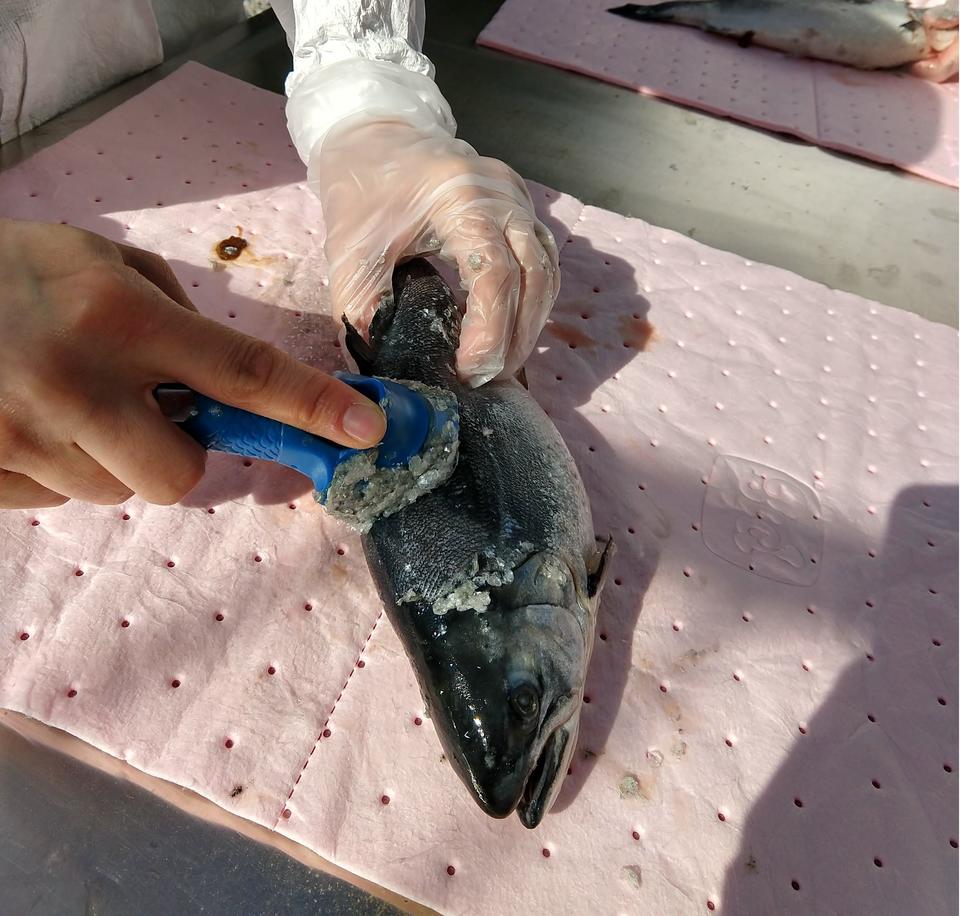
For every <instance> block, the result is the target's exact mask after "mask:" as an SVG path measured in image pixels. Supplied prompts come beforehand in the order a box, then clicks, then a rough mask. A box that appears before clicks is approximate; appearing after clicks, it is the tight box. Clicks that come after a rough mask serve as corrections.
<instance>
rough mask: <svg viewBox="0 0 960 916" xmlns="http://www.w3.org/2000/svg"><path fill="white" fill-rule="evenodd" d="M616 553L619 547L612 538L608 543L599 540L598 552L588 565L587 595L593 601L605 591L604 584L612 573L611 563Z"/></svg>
mask: <svg viewBox="0 0 960 916" xmlns="http://www.w3.org/2000/svg"><path fill="white" fill-rule="evenodd" d="M616 552H617V547H616V544H614V542H613V538H612V537H608V538H607V539H606V542H604V540H603V538H597V540H596V551H595V553H594V555H593V557H592V559H591V560H590V561H589V562H588V563H587V595H588V596H589V597H590V598H591V599H592V600H595V599H597V598H598V597H599V596H600V592H602V591H603V586H604V583H605V582H606V581H607V576H608V575H609V573H610V566H611V561H612V560H613V557H614V555H615V554H616Z"/></svg>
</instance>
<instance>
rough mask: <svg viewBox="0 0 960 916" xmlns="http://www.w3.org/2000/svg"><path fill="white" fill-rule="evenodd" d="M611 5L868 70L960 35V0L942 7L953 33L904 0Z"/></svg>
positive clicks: (930, 50)
mask: <svg viewBox="0 0 960 916" xmlns="http://www.w3.org/2000/svg"><path fill="white" fill-rule="evenodd" d="M611 12H614V13H617V14H618V15H621V16H625V17H627V18H630V19H637V20H640V21H643V22H668V23H675V24H677V25H688V26H693V27H695V28H698V29H702V30H703V31H705V32H712V33H714V34H717V35H725V36H728V37H731V38H736V39H739V40H740V41H741V43H743V44H748V43H752V44H757V45H761V46H763V47H765V48H772V49H774V50H776V51H783V52H785V53H787V54H792V55H796V56H798V57H812V58H817V59H819V60H826V61H832V62H834V63H839V64H846V65H848V66H851V67H857V68H859V69H862V70H879V69H888V68H895V67H902V66H905V65H907V64H913V63H916V62H917V61H921V60H925V59H927V58H929V57H932V56H933V55H934V54H936V53H937V52H939V51H941V50H943V49H944V48H945V47H947V45H949V44H950V42H951V41H953V40H955V39H956V34H957V31H956V18H957V4H956V0H952V2H951V3H949V4H947V5H946V6H944V7H942V8H939V9H938V13H939V16H940V18H941V19H950V20H952V21H953V27H952V33H951V32H950V30H949V29H947V30H946V31H944V30H942V29H939V28H932V27H931V28H929V29H928V28H927V27H925V25H924V10H918V9H914V8H912V7H911V6H910V5H909V4H907V3H906V2H904V0H675V2H667V3H657V4H654V5H652V6H644V5H641V4H633V3H631V4H626V5H625V6H622V7H617V8H616V9H612V10H611Z"/></svg>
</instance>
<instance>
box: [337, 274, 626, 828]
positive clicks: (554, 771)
mask: <svg viewBox="0 0 960 916" xmlns="http://www.w3.org/2000/svg"><path fill="white" fill-rule="evenodd" d="M459 325H460V311H459V308H458V306H457V303H456V301H455V300H454V298H453V295H452V294H451V292H450V290H449V288H448V287H447V286H446V284H445V283H444V282H443V280H442V279H441V278H440V277H439V276H438V275H437V274H436V272H435V271H434V270H433V268H432V267H431V266H430V265H429V264H427V263H426V262H425V261H422V260H418V261H412V262H409V263H407V264H405V265H402V266H401V267H399V268H398V269H397V270H396V272H395V274H394V299H393V302H392V303H390V302H387V303H385V304H384V305H382V306H381V308H380V310H379V311H378V313H377V316H376V318H375V319H374V322H373V324H372V326H371V330H370V344H366V343H365V342H364V341H363V340H362V339H361V338H360V337H359V336H358V335H357V334H356V332H354V331H353V329H352V328H350V327H349V326H348V328H347V346H348V348H349V349H350V352H351V354H352V355H353V356H354V359H355V360H356V361H357V364H358V367H359V369H360V371H361V372H364V373H367V374H371V375H380V376H385V377H388V378H394V379H398V380H412V381H417V382H422V383H424V384H428V385H434V386H439V387H443V388H446V389H449V390H452V391H453V392H454V393H455V394H456V396H457V399H458V402H459V407H460V452H459V462H458V465H457V468H456V470H455V471H454V473H453V476H452V477H451V478H450V479H449V480H448V481H447V483H445V484H443V485H442V486H440V487H438V488H437V489H435V490H434V491H432V492H430V493H428V494H426V495H424V496H422V497H420V498H419V499H418V500H417V501H416V502H415V503H413V504H412V505H410V506H408V507H407V508H405V509H403V510H401V511H400V512H398V513H397V514H395V515H392V516H390V517H388V518H384V519H380V520H379V521H377V522H375V523H374V525H373V527H372V528H371V530H370V531H369V533H368V534H367V535H365V537H364V539H363V546H364V551H365V553H366V556H367V560H368V563H369V565H370V569H371V571H372V573H373V576H374V579H375V580H376V582H377V586H378V588H379V591H380V594H381V597H382V599H383V602H384V605H385V607H386V610H387V614H388V615H389V617H390V619H391V621H392V623H393V626H394V627H395V628H396V630H397V632H398V633H399V635H400V637H401V639H402V641H403V644H404V646H405V648H406V651H407V654H408V655H409V657H410V658H411V660H412V662H413V665H414V669H415V671H416V675H417V680H418V682H419V684H420V689H421V692H422V694H423V697H424V701H425V703H426V705H427V709H428V711H429V714H430V716H431V718H432V720H433V722H434V725H435V727H436V730H437V733H438V734H439V736H440V740H441V743H442V745H443V748H444V751H445V752H446V755H447V757H448V759H449V760H450V762H451V764H452V765H453V767H454V769H455V771H456V772H457V775H458V776H459V777H460V778H461V779H462V780H463V782H464V784H465V785H466V786H467V788H468V789H469V790H470V792H471V794H472V795H473V797H474V798H475V800H476V801H477V803H478V804H479V805H480V806H481V807H482V808H483V810H484V811H486V812H487V813H488V814H490V815H492V816H493V817H506V816H508V815H509V814H510V813H511V812H512V811H514V810H515V809H517V808H519V815H520V819H521V821H522V822H523V823H524V824H525V825H526V826H527V827H535V826H536V825H537V824H538V823H539V822H540V820H541V819H542V817H543V816H544V814H545V813H546V811H547V810H548V809H549V806H550V805H551V804H552V802H553V799H554V798H555V796H556V793H557V791H558V789H559V787H560V784H561V782H562V781H563V777H564V775H565V774H566V771H567V766H568V763H569V760H570V757H571V755H572V753H573V750H574V746H575V744H576V738H577V730H578V727H579V717H580V708H581V703H582V701H583V687H584V680H585V677H586V670H587V664H588V662H589V660H590V655H591V652H592V650H593V642H594V630H595V624H596V614H597V605H598V601H599V595H600V590H601V587H602V583H603V573H604V570H605V568H606V567H607V561H608V559H609V557H610V556H611V553H612V545H611V544H610V543H609V542H608V544H607V545H606V547H604V545H602V544H598V542H597V540H596V538H595V537H594V532H593V526H592V522H591V517H590V508H589V504H588V501H587V496H586V493H585V492H584V489H583V484H582V482H581V480H580V476H579V474H578V473H577V469H576V466H575V465H574V463H573V459H572V458H571V456H570V453H569V451H568V450H567V448H566V446H565V445H564V443H563V440H562V439H561V438H560V435H559V433H558V432H557V431H556V429H555V428H554V426H553V424H552V423H551V422H550V421H549V419H548V418H547V417H546V415H545V414H544V413H543V411H542V410H541V409H540V407H539V406H538V405H537V404H536V402H535V401H534V400H533V398H532V397H531V396H530V395H529V394H528V393H527V392H526V390H525V389H524V388H523V387H522V386H521V385H520V384H519V383H517V382H516V381H512V380H511V381H505V382H491V383H489V384H487V385H484V386H482V387H481V388H478V389H470V388H467V387H465V386H463V385H461V384H460V383H459V382H458V381H457V377H456V373H455V371H454V355H455V351H456V347H457V342H458V340H459ZM474 575H476V576H477V577H478V578H477V580H476V581H477V582H479V585H478V586H476V593H474V586H471V585H469V584H468V586H467V588H466V589H465V590H464V600H463V601H462V602H461V607H459V608H458V607H451V608H450V609H448V610H446V611H445V612H444V613H437V611H436V607H435V606H436V605H437V603H438V602H441V603H442V602H443V600H444V599H445V598H446V597H447V596H448V595H449V594H450V593H451V592H452V591H454V589H455V588H456V587H457V586H458V585H462V583H463V582H464V581H467V582H468V583H469V582H471V581H474V580H472V579H471V577H472V576H474ZM511 575H512V581H508V580H510V579H511ZM500 583H502V584H500ZM478 595H479V596H480V599H481V600H480V601H479V602H478V601H477V597H478ZM487 595H488V596H489V605H488V606H487V607H485V608H483V609H482V610H478V609H475V608H474V607H469V605H471V604H480V603H482V601H483V599H484V598H485V596H487ZM464 604H465V605H467V606H466V607H464V606H463V605H464Z"/></svg>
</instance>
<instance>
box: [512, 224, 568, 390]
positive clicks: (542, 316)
mask: <svg viewBox="0 0 960 916" xmlns="http://www.w3.org/2000/svg"><path fill="white" fill-rule="evenodd" d="M535 227H536V221H535V220H531V219H514V220H511V222H510V223H508V225H507V228H506V230H505V232H504V236H505V237H506V240H507V243H508V244H509V245H510V249H511V250H512V252H513V254H514V257H515V258H516V261H517V263H518V264H519V265H520V300H519V305H518V308H517V317H516V321H515V323H514V329H513V337H512V339H511V340H510V342H509V345H508V348H507V354H506V358H505V359H504V365H503V369H502V371H501V373H500V375H501V377H503V378H509V377H511V376H513V375H514V374H515V373H516V372H517V370H519V369H520V367H521V366H522V365H523V364H524V362H525V361H526V359H527V357H528V356H529V355H530V353H531V351H532V350H533V347H534V344H536V342H537V338H538V337H539V336H540V332H541V331H542V330H543V326H544V324H545V323H546V320H547V317H548V316H549V314H550V310H551V309H552V308H553V303H554V300H555V299H556V293H557V282H556V274H557V268H556V263H555V261H553V260H551V258H550V256H549V255H548V253H547V251H546V250H545V249H544V247H543V244H542V242H541V235H540V234H539V233H538V232H537V231H536V228H535ZM555 248H556V246H554V249H555Z"/></svg>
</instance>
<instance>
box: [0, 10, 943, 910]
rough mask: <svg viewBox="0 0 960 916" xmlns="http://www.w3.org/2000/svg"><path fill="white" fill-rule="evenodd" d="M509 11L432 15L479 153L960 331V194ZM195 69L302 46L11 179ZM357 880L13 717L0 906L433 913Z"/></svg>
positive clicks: (18, 150)
mask: <svg viewBox="0 0 960 916" xmlns="http://www.w3.org/2000/svg"><path fill="white" fill-rule="evenodd" d="M498 6H499V3H498V2H497V0H475V2H473V3H471V4H450V3H446V4H444V3H441V2H439V0H437V2H432V3H431V2H428V4H427V7H428V10H427V12H428V34H429V38H428V42H427V51H428V53H429V55H430V57H431V58H432V60H433V61H434V62H435V63H436V65H437V81H438V83H439V85H440V88H441V89H442V90H443V92H444V94H445V95H446V97H447V98H448V99H449V101H450V103H451V105H452V107H453V110H454V113H455V115H456V117H457V120H458V122H459V125H460V135H461V136H462V137H464V139H466V140H468V141H470V142H472V143H473V144H474V145H475V146H476V147H477V148H478V149H479V150H480V151H481V152H482V153H484V154H487V155H491V156H496V157H499V158H502V159H504V160H506V161H507V162H509V163H510V164H511V165H512V166H514V168H516V169H517V171H519V172H520V173H521V174H523V175H524V176H525V177H528V178H531V179H534V180H537V181H540V182H543V183H544V184H548V185H552V186H553V187H556V188H560V189H562V190H564V191H568V192H570V193H572V194H575V195H576V196H577V197H579V198H580V199H581V200H584V201H586V202H588V203H592V204H596V205H598V206H602V207H606V208H608V209H612V210H616V211H619V212H622V213H627V214H630V215H634V216H639V217H642V218H643V219H645V220H647V221H649V222H651V223H654V224H656V225H660V226H665V227H668V228H671V229H675V230H677V231H679V232H683V233H686V234H688V235H690V236H692V237H694V238H696V239H698V240H700V241H702V242H704V243H706V244H708V245H712V246H714V247H717V248H723V249H727V250H730V251H735V252H737V253H739V254H741V255H743V256H744V257H748V258H750V259H752V260H755V261H760V262H767V263H770V264H776V265H779V266H781V267H785V268H788V269H790V270H793V271H795V272H796V273H798V274H801V275H803V276H805V277H809V278H811V279H813V280H819V281H821V282H823V283H826V284H828V285H830V286H833V287H837V288H840V289H846V290H850V291H851V292H855V293H859V294H861V295H864V296H868V297H869V298H872V299H876V300H878V301H880V302H884V303H887V304H888V305H892V306H897V307H900V308H904V309H907V310H910V311H913V312H916V313H918V314H920V315H923V316H925V317H927V318H930V319H931V320H934V321H939V322H943V323H946V324H950V325H953V326H954V327H956V325H957V193H956V191H953V190H951V189H949V188H946V187H943V186H940V185H937V184H934V183H932V182H928V181H924V180H922V179H919V178H915V177H913V176H910V175H906V174H904V173H902V172H899V171H896V170H893V169H887V168H883V167H881V166H876V165H871V164H868V163H865V162H862V161H860V160H856V159H851V158H849V157H845V156H842V155H839V154H835V153H831V152H827V151H825V150H821V149H818V148H816V147H813V146H810V145H808V144H805V143H802V142H798V141H794V140H791V139H787V138H784V137H780V136H775V135H773V134H769V133H765V132H763V131H759V130H756V129H753V128H749V127H745V126H743V125H740V124H737V123H735V122H732V121H726V120H723V119H720V118H716V117H713V116H710V115H706V114H701V113H699V112H696V111H692V110H689V109H685V108H682V107H680V106H676V105H671V104H668V103H664V102H660V101H658V100H655V99H649V98H645V97H642V96H639V95H636V94H634V93H632V92H628V91H626V90H623V89H619V88H617V87H614V86H610V85H607V84H605V83H602V82H598V81H595V80H591V79H587V78H584V77H580V76H577V75H574V74H571V73H565V72H563V71H560V70H556V69H553V68H550V67H545V66H542V65H539V64H536V63H531V62H528V61H522V60H519V59H516V58H511V57H508V56H506V55H503V54H498V53H496V52H493V51H487V50H484V49H480V48H477V47H475V45H474V39H475V37H476V35H477V33H478V32H479V31H480V29H481V28H482V27H483V26H484V25H485V24H486V22H487V21H489V19H490V17H491V16H492V15H493V13H494V12H495V11H496V8H497V7H498ZM185 60H197V61H199V62H200V63H203V64H205V65H207V66H209V67H213V68H215V69H218V70H221V71H223V72H225V73H229V74H231V75H233V76H236V77H238V78H240V79H244V80H247V81H248V82H251V83H254V84H256V85H259V86H262V87H263V88H266V89H270V90H273V91H277V92H280V91H282V86H283V79H284V76H285V75H286V72H287V70H288V67H289V52H288V50H287V46H286V41H285V38H284V36H283V33H282V31H281V29H280V28H279V25H278V24H277V23H276V21H275V19H274V18H273V15H272V14H271V13H266V14H263V15H261V16H258V17H256V18H254V19H252V20H250V21H249V22H247V23H245V24H243V25H241V26H238V27H236V28H233V29H231V30H229V31H228V32H226V33H224V34H223V35H221V36H219V37H218V38H216V39H215V40H213V41H211V42H208V43H206V44H204V45H202V46H200V47H197V48H194V49H192V50H190V51H189V52H187V53H186V54H185V55H182V56H181V58H179V59H176V60H173V61H170V62H168V63H166V64H164V65H163V66H161V67H158V68H156V69H155V70H152V71H150V72H149V73H147V74H144V75H143V76H140V77H137V78H135V79H132V80H130V81H128V82H126V83H124V84H123V85H121V86H119V87H117V88H116V89H114V90H111V91H109V92H107V93H105V94H104V95H103V96H101V97H98V98H96V99H94V100H93V101H91V102H89V103H87V104H85V105H82V106H80V107H79V108H77V109H76V110H74V111H72V112H69V113H67V114H65V115H62V116H60V117H58V118H56V119H54V120H53V121H51V122H50V123H48V124H46V125H43V126H41V127H39V128H37V129H36V130H34V131H32V132H31V133H29V134H27V135H26V136H24V137H22V138H20V139H19V140H16V141H12V142H10V143H7V144H5V145H4V146H3V147H0V169H3V168H9V167H11V166H12V165H14V164H16V163H17V162H19V161H21V160H22V159H24V158H26V157H27V156H29V155H31V154H32V153H33V152H35V151H36V150H38V149H41V148H43V147H44V146H47V145H49V144H51V143H54V142H56V141H57V140H59V139H61V138H62V137H64V136H66V135H67V134H69V133H70V132H71V131H73V130H76V129H77V128H78V127H80V126H82V125H84V124H86V123H89V122H90V121H91V120H93V119H94V118H96V117H98V116H99V115H100V114H103V113H104V112H105V111H108V110H109V109H111V108H112V107H114V106H115V105H117V104H119V103H120V102H122V101H124V100H125V99H127V98H129V97H130V96H132V95H135V94H136V93H138V92H140V91H142V90H143V89H144V88H145V87H146V86H148V85H150V84H151V83H152V82H155V81H156V80H158V79H160V78H162V77H163V76H165V75H166V74H167V73H169V72H171V71H172V70H174V69H176V67H178V66H179V65H180V64H181V63H183V62H184V61H185ZM0 613H2V608H0ZM25 735H27V736H29V737H25ZM357 884H363V882H360V881H359V879H356V878H355V877H353V876H351V875H347V874H345V873H344V872H342V871H340V870H338V869H336V868H335V867H333V866H331V865H330V864H329V863H326V862H324V861H323V860H321V859H320V858H319V857H317V856H315V855H313V854H312V853H310V852H309V851H307V850H305V849H303V848H302V847H299V846H297V845H296V844H294V843H292V842H290V841H287V840H283V839H282V838H277V837H276V836H274V835H271V834H270V832H269V831H267V830H264V829H261V828H258V827H256V826H255V825H252V824H249V823H247V822H245V821H241V820H240V819H239V818H235V817H233V816H231V815H228V814H226V813H225V812H222V811H220V809H218V808H216V806H215V805H213V804H212V803H210V802H206V801H204V800H203V799H199V798H197V797H196V796H194V795H192V793H189V792H186V791H185V790H182V789H178V788H176V787H174V786H170V785H169V784H166V783H163V782H162V781H160V780H154V779H151V778H150V777H147V776H144V775H143V774H141V773H137V772H136V771H133V770H131V768H129V767H127V766H126V765H125V764H122V763H121V762H120V761H115V760H113V759H112V758H109V757H107V755H104V754H100V753H99V752H96V751H94V750H93V749H91V748H89V747H87V746H86V745H83V744H82V742H79V741H78V740H77V739H73V738H70V737H69V736H66V735H63V734H62V733H59V732H56V731H54V730H52V729H46V728H44V727H43V726H40V725H39V724H37V723H34V722H30V721H29V720H24V719H23V718H22V717H18V716H13V715H11V714H0V887H2V888H3V893H2V896H0V913H10V914H12V916H18V914H21V913H31V914H35V916H60V914H74V913H77V914H80V913H90V914H93V913H96V914H103V916H117V914H124V916H125V914H143V916H152V914H158V916H159V914H164V916H166V914H169V913H214V914H216V913H231V914H237V913H251V914H260V913H269V914H276V916H281V914H294V913H296V914H305V913H326V914H338V913H351V914H367V913H378V914H379V913H388V912H394V911H395V910H394V909H393V906H394V905H396V906H399V907H401V908H403V909H404V910H408V911H416V912H426V911H425V910H423V908H417V907H413V906H412V905H411V904H410V903H409V902H408V901H403V900H401V899H398V898H396V897H392V896H391V895H389V894H387V893H386V892H385V891H382V890H381V889H378V888H374V887H371V886H369V885H364V889H361V888H360V887H358V886H355V885H357ZM374 894H376V895H379V896H374ZM387 900H390V901H391V902H389V903H388V902H386V901H387Z"/></svg>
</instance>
